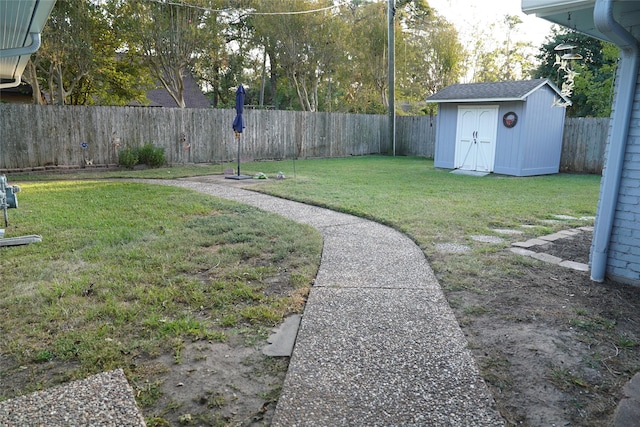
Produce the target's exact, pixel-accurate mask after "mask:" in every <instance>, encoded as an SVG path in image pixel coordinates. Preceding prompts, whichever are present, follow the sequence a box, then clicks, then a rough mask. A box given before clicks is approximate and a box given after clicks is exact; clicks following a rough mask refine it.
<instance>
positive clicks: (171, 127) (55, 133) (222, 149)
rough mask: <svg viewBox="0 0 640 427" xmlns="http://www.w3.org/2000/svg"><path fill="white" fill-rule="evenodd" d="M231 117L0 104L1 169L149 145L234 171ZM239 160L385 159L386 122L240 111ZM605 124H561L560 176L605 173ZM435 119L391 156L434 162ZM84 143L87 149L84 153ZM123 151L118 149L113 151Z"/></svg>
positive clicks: (107, 156)
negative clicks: (242, 125)
mask: <svg viewBox="0 0 640 427" xmlns="http://www.w3.org/2000/svg"><path fill="white" fill-rule="evenodd" d="M234 116H235V111H234V110H217V109H179V108H145V107H74V106H38V105H17V104H2V105H0V170H13V169H28V168H35V167H42V166H53V165H55V166H72V167H82V166H84V163H85V160H93V163H94V164H115V163H117V161H118V151H119V150H120V149H122V148H124V147H127V146H128V147H139V146H142V145H143V144H145V143H153V144H154V145H156V146H159V147H163V148H164V149H165V154H166V157H167V160H168V162H169V163H170V164H186V163H222V162H233V161H234V160H235V159H236V156H237V149H238V141H237V140H236V139H235V137H234V134H233V131H232V130H231V123H232V122H233V118H234ZM245 125H246V128H245V129H244V132H243V133H242V136H241V138H240V141H239V144H240V149H241V158H242V160H243V161H249V160H272V159H290V158H315V157H345V156H351V155H368V154H387V153H389V152H391V150H392V147H391V142H390V141H388V136H387V135H388V131H387V129H388V118H387V116H386V115H384V116H382V115H362V114H360V115H357V114H341V113H307V112H300V111H278V110H275V111H274V110H269V111H267V110H245ZM608 125H609V119H593V118H578V119H573V118H570V119H567V120H566V122H565V131H564V139H563V148H562V158H561V161H560V168H561V170H562V171H570V172H586V173H601V172H602V167H603V157H604V156H603V153H604V148H605V141H606V137H607V132H608ZM435 136H436V127H435V117H431V116H420V117H407V116H398V117H397V119H396V154H397V155H406V156H421V157H427V158H433V156H434V151H435ZM83 142H86V143H87V148H86V149H83V148H82V147H81V144H82V143H83ZM117 142H119V143H120V145H119V146H118V145H117V144H116V143H117Z"/></svg>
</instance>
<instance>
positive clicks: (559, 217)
mask: <svg viewBox="0 0 640 427" xmlns="http://www.w3.org/2000/svg"><path fill="white" fill-rule="evenodd" d="M553 217H554V218H557V219H567V220H568V219H578V218H576V217H575V216H571V215H554V216H553Z"/></svg>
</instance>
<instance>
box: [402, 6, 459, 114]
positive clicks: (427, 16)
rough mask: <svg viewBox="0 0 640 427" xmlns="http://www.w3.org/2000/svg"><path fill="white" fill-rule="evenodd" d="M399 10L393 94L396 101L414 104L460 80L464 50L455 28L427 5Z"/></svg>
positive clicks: (404, 7)
mask: <svg viewBox="0 0 640 427" xmlns="http://www.w3.org/2000/svg"><path fill="white" fill-rule="evenodd" d="M402 6H403V8H402V9H400V13H399V14H398V18H399V20H400V28H402V29H403V31H402V33H401V37H400V38H399V44H398V48H397V49H396V58H397V61H396V62H397V67H396V81H397V92H396V93H397V97H398V98H399V100H401V101H404V102H405V103H411V104H415V103H416V102H418V101H422V100H424V98H425V97H426V96H428V95H431V94H434V93H436V92H438V91H439V90H441V89H443V88H444V87H446V86H449V85H451V84H453V83H456V82H457V81H458V80H459V79H460V77H461V74H462V69H463V67H462V65H463V59H464V49H463V47H462V45H461V44H460V42H459V40H458V32H457V31H456V29H455V28H454V26H453V25H452V24H450V23H449V22H447V21H446V20H445V19H444V18H443V17H441V16H439V15H438V14H437V13H436V12H435V11H434V10H433V9H431V8H429V6H428V4H426V2H424V1H415V2H409V1H406V2H404V4H403V5H402Z"/></svg>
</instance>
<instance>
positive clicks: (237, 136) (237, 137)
mask: <svg viewBox="0 0 640 427" xmlns="http://www.w3.org/2000/svg"><path fill="white" fill-rule="evenodd" d="M236 141H237V142H238V176H240V132H236Z"/></svg>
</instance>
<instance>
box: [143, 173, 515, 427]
mask: <svg viewBox="0 0 640 427" xmlns="http://www.w3.org/2000/svg"><path fill="white" fill-rule="evenodd" d="M147 182H155V183H160V182H158V181H147ZM161 183H162V184H168V185H173V186H179V187H183V188H189V189H192V190H196V191H199V192H202V193H206V194H210V195H213V196H217V197H221V198H225V199H231V200H236V201H239V202H242V203H245V204H248V205H253V206H256V207H258V208H261V209H264V210H266V211H270V212H274V213H276V214H279V215H282V216H284V217H286V218H289V219H292V220H294V221H297V222H301V223H305V224H309V225H311V226H313V227H315V228H317V229H318V230H319V231H320V233H321V234H322V236H323V238H324V248H323V252H322V261H321V265H320V270H319V272H318V275H317V278H316V281H315V285H314V286H313V287H312V288H311V291H310V293H309V298H308V301H307V305H306V307H305V310H304V314H303V317H302V322H301V325H300V330H299V332H298V337H297V340H296V344H295V347H294V351H293V355H292V357H291V361H290V365H289V370H288V372H287V376H286V379H285V383H284V389H283V391H282V395H281V397H280V400H279V401H278V404H277V408H276V412H275V415H274V418H273V421H272V425H273V426H347V425H353V426H364V425H366V426H396V425H397V426H399V425H402V426H499V425H504V421H503V419H502V418H501V417H500V415H499V414H498V413H497V411H496V410H495V409H494V402H493V398H492V397H491V394H490V393H489V391H488V389H487V387H486V385H485V383H484V381H483V380H482V378H481V376H480V374H479V372H478V368H477V366H476V363H475V361H474V359H473V357H472V355H471V353H470V351H469V350H468V349H467V341H466V339H465V337H464V335H463V334H462V331H461V330H460V327H459V325H458V322H457V321H456V319H455V317H454V315H453V312H452V311H451V309H450V308H449V305H448V303H447V301H446V300H445V298H444V295H443V293H442V291H441V289H440V285H439V284H438V281H437V279H436V278H435V276H434V274H433V272H432V271H431V268H430V267H429V265H428V264H427V261H426V259H425V257H424V254H423V253H422V251H421V250H420V249H419V248H418V247H417V246H416V245H415V244H414V243H413V242H412V241H411V240H410V239H409V238H407V237H406V236H404V235H403V234H401V233H399V232H397V231H395V230H393V229H391V228H389V227H386V226H383V225H380V224H378V223H375V222H372V221H368V220H364V219H361V218H357V217H354V216H351V215H346V214H342V213H338V212H334V211H330V210H327V209H322V208H318V207H313V206H309V205H305V204H301V203H297V202H292V201H288V200H284V199H279V198H275V197H270V196H266V195H263V194H259V193H255V192H251V191H247V190H244V189H241V188H239V185H242V183H238V181H232V180H228V181H224V179H222V178H221V177H200V178H193V179H190V180H178V181H162V182H161Z"/></svg>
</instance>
